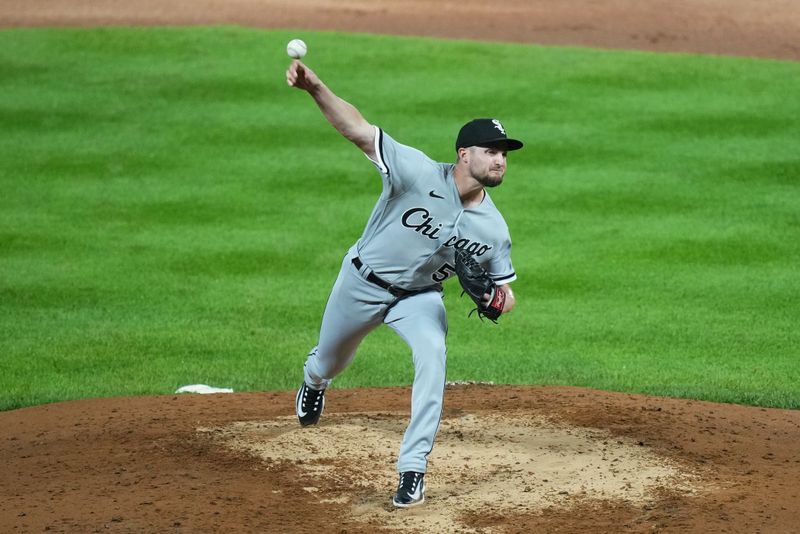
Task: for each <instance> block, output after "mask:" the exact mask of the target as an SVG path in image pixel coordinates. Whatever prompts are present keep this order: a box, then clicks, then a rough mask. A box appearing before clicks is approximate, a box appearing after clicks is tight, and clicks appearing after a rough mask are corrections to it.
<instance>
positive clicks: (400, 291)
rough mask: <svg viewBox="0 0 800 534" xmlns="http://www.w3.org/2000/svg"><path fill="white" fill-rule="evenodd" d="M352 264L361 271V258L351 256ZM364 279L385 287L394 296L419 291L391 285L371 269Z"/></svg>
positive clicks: (404, 295)
mask: <svg viewBox="0 0 800 534" xmlns="http://www.w3.org/2000/svg"><path fill="white" fill-rule="evenodd" d="M353 265H354V266H355V268H356V269H358V271H359V272H361V268H362V267H363V266H364V263H363V262H362V261H361V258H359V257H358V256H356V257H355V258H353ZM366 279H367V281H368V282H372V283H373V284H375V285H376V286H378V287H382V288H383V289H385V290H386V291H388V292H389V293H391V294H392V295H394V296H395V297H406V296H408V295H411V294H412V293H420V292H421V291H420V290H416V291H409V290H408V289H403V288H402V287H397V286H393V285H392V284H390V283H389V282H387V281H386V280H384V279H383V278H381V277H379V276H378V275H376V274H375V273H373V272H372V271H370V273H369V274H368V275H367V276H366ZM423 291H427V289H425V290H423Z"/></svg>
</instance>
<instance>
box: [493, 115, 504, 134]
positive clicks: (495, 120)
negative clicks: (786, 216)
mask: <svg viewBox="0 0 800 534" xmlns="http://www.w3.org/2000/svg"><path fill="white" fill-rule="evenodd" d="M492 124H494V127H495V128H497V129H498V130H500V133H501V134H503V135H506V129H505V128H503V125H502V124H500V121H499V120H497V119H492Z"/></svg>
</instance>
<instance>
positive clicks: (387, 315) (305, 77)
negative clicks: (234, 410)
mask: <svg viewBox="0 0 800 534" xmlns="http://www.w3.org/2000/svg"><path fill="white" fill-rule="evenodd" d="M286 81H287V83H288V84H289V86H291V87H295V88H297V89H301V90H303V91H306V92H308V94H309V95H311V97H312V98H313V99H314V101H315V102H316V104H317V106H319V109H320V110H321V111H322V114H323V115H324V116H325V118H326V119H327V120H328V121H329V122H330V123H331V125H332V126H333V127H334V128H335V129H336V130H337V131H338V132H339V133H340V134H342V135H343V136H344V137H345V138H347V139H348V140H350V141H351V142H352V143H353V144H355V145H356V146H357V147H358V148H359V149H361V151H362V152H363V153H364V154H365V155H366V157H367V158H369V160H370V161H371V162H372V163H373V164H374V165H375V167H376V168H377V170H378V173H379V174H380V177H381V180H382V183H383V190H382V193H381V195H380V198H378V201H377V203H376V205H375V208H374V209H373V211H372V215H371V216H370V218H369V220H368V221H367V225H366V228H365V229H364V232H363V234H362V235H361V237H360V238H359V239H358V241H357V242H356V243H355V244H354V245H353V246H352V247H351V248H350V249H349V250H348V251H347V254H345V257H344V260H343V261H342V266H341V270H340V271H339V276H338V278H337V279H336V282H335V283H334V285H333V289H332V291H331V294H330V297H329V298H328V302H327V305H326V307H325V312H324V314H323V316H322V323H321V326H320V332H319V339H318V343H317V346H316V347H314V348H313V349H312V350H311V352H310V354H309V355H308V358H307V360H306V362H305V366H304V381H303V384H302V385H301V386H300V389H299V390H298V392H297V397H296V412H297V417H298V419H299V420H300V424H301V425H303V426H306V425H314V424H316V423H317V422H318V421H319V419H320V416H321V415H322V412H323V409H324V407H325V388H327V387H328V385H329V384H330V383H331V380H332V379H333V378H334V377H335V376H337V375H338V374H339V373H341V372H342V371H344V369H345V368H346V367H347V366H348V365H349V364H350V362H351V361H352V360H353V357H354V356H355V353H356V349H357V348H358V346H359V344H360V343H361V341H362V340H363V339H364V337H365V336H366V335H367V334H368V333H369V332H371V331H372V330H374V329H375V328H377V327H378V326H379V325H381V324H386V325H388V326H389V327H390V328H392V329H393V330H394V331H395V332H397V334H398V335H399V336H400V337H401V338H402V339H403V341H405V342H406V343H407V344H408V345H409V347H410V348H411V353H412V358H413V363H414V383H413V386H412V393H411V421H410V423H409V425H408V428H407V429H406V431H405V434H404V437H403V440H402V443H401V444H400V453H399V457H398V460H397V471H398V473H399V475H400V479H399V484H398V486H397V489H396V491H395V494H394V497H393V500H392V502H393V503H394V505H395V506H396V507H400V508H408V507H411V506H416V505H418V504H422V503H423V502H424V500H425V483H424V480H423V478H424V475H425V472H426V467H427V458H428V455H429V454H430V452H431V450H432V448H433V441H434V438H435V436H436V433H437V431H438V428H439V421H440V418H441V414H442V403H443V397H444V388H445V369H446V356H447V350H446V346H445V338H446V335H447V318H446V316H445V307H444V304H443V301H442V282H444V281H445V280H446V279H448V278H450V277H451V276H453V275H454V274H456V273H457V272H458V275H459V279H460V281H461V283H462V286H463V287H464V290H465V292H467V293H468V294H469V295H470V297H472V298H473V300H474V301H475V302H476V305H477V310H478V313H479V315H480V316H487V317H489V318H490V319H492V320H496V319H497V318H498V317H499V316H500V315H501V314H502V313H507V312H509V311H511V309H512V308H513V307H514V303H515V299H514V294H513V293H512V292H511V289H510V287H509V285H508V284H509V283H510V282H512V281H514V280H515V279H516V274H515V273H514V268H513V266H512V264H511V238H510V236H509V232H508V227H507V225H506V223H505V221H504V220H503V217H502V215H500V212H499V211H498V210H497V207H496V206H495V205H494V202H492V199H491V197H490V196H489V194H488V192H487V191H486V188H490V187H495V186H497V185H500V183H501V182H502V181H503V176H504V175H505V171H506V155H507V152H508V151H511V150H518V149H520V148H522V143H521V142H520V141H517V140H516V139H510V138H509V137H508V136H507V135H506V131H505V129H504V127H503V125H502V124H501V123H500V121H498V120H496V119H475V120H473V121H470V122H468V123H467V124H465V125H464V126H463V128H461V130H460V131H459V133H458V137H457V139H456V143H455V150H456V162H455V163H454V164H453V163H438V162H436V161H433V160H431V159H430V158H428V157H427V156H426V155H425V154H423V153H422V152H420V151H419V150H416V149H414V148H411V147H409V146H405V145H402V144H400V143H398V142H397V141H395V140H394V139H393V138H392V137H390V136H389V135H388V134H387V133H386V132H384V131H383V130H382V129H381V128H379V127H377V126H373V125H372V124H370V123H369V122H367V121H366V120H365V119H364V117H363V116H362V115H361V113H360V112H359V111H358V110H357V109H356V108H355V107H353V106H352V105H351V104H349V103H348V102H346V101H344V100H342V99H341V98H339V97H338V96H336V95H335V94H334V93H333V92H332V91H331V90H330V89H329V88H328V87H327V86H326V85H325V84H324V83H323V82H322V81H321V80H320V78H319V77H318V76H317V75H316V74H315V73H314V72H313V71H312V70H311V69H309V68H308V67H307V66H306V65H304V64H303V63H302V62H301V61H299V60H294V61H292V63H291V65H290V66H289V68H288V70H287V71H286Z"/></svg>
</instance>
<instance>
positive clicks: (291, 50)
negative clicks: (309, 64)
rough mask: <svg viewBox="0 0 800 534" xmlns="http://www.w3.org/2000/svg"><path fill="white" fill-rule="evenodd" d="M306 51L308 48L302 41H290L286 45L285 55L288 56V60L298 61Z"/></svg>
mask: <svg viewBox="0 0 800 534" xmlns="http://www.w3.org/2000/svg"><path fill="white" fill-rule="evenodd" d="M307 51H308V47H306V43H304V42H303V40H302V39H292V40H291V41H289V44H287V45H286V53H287V54H289V57H290V58H294V59H300V58H302V57H303V56H305V55H306V52H307Z"/></svg>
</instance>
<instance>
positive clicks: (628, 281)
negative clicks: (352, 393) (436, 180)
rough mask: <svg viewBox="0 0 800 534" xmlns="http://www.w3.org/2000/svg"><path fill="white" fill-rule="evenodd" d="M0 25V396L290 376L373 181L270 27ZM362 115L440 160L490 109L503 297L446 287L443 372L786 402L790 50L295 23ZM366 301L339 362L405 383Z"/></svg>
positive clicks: (796, 217)
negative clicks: (685, 48)
mask: <svg viewBox="0 0 800 534" xmlns="http://www.w3.org/2000/svg"><path fill="white" fill-rule="evenodd" d="M296 36H298V35H297V34H295V33H289V32H265V31H256V30H246V29H239V28H229V27H222V28H192V29H121V28H117V29H95V30H7V31H2V32H0V94H1V95H2V99H0V188H1V189H2V193H1V194H0V409H12V408H17V407H21V406H27V405H35V404H40V403H45V402H52V401H58V400H65V399H76V398H85V397H96V396H120V395H139V394H159V393H171V392H173V391H174V390H175V389H176V388H177V387H179V386H181V385H184V384H191V383H207V384H212V385H216V386H225V387H232V388H234V389H235V390H237V391H245V390H250V391H257V390H272V389H294V388H295V387H296V386H297V385H298V384H299V382H300V380H301V376H302V375H301V367H302V363H303V361H304V358H305V354H306V352H307V351H308V350H309V349H310V348H311V347H312V346H313V345H314V343H315V337H316V334H317V328H318V324H319V320H320V316H321V313H322V309H323V306H324V303H325V300H326V298H327V295H328V291H329V289H330V286H331V284H332V283H333V280H334V278H335V276H336V274H337V271H338V265H339V262H340V261H341V257H342V255H343V254H344V252H345V251H346V249H347V247H348V246H349V245H350V244H351V243H352V242H354V241H355V240H356V239H357V238H358V236H359V235H360V233H361V230H362V229H363V225H364V224H365V222H366V219H367V217H368V215H369V213H370V211H371V209H372V206H373V203H374V201H375V199H376V198H377V195H378V194H379V191H380V180H379V177H378V175H377V173H376V172H375V171H374V170H373V168H372V166H371V164H369V162H368V161H366V160H365V159H364V157H363V156H362V155H361V154H360V153H359V152H358V150H357V149H355V148H354V147H352V146H351V145H350V144H349V143H348V142H347V141H345V140H343V139H342V138H340V137H338V135H337V134H336V133H335V132H334V130H333V129H332V128H331V127H330V126H329V125H328V124H327V123H326V122H325V121H324V119H323V118H322V116H321V115H320V113H319V111H318V110H317V108H316V106H315V105H314V104H313V102H312V101H311V99H310V98H309V97H308V96H307V95H304V94H303V93H301V92H299V91H296V90H292V89H290V88H288V87H287V86H286V84H285V80H284V70H285V68H286V66H287V64H288V61H289V60H288V58H287V57H286V55H285V51H284V46H285V43H286V42H287V41H288V39H289V38H291V37H296ZM300 36H302V37H303V38H304V39H305V40H306V42H307V43H308V44H309V49H310V53H309V56H308V57H307V58H306V59H307V60H308V61H307V62H308V64H309V65H310V66H312V68H314V69H315V70H316V71H317V73H318V74H319V75H320V76H322V77H323V79H325V80H326V81H327V82H328V84H329V85H330V86H331V87H332V88H333V89H334V90H335V91H336V92H338V93H339V94H340V95H341V96H342V97H344V98H345V99H347V100H349V101H351V102H353V103H354V104H356V105H357V106H358V107H359V108H360V109H361V111H362V112H363V113H364V115H365V116H366V117H367V119H368V120H370V121H372V122H374V123H376V124H379V125H380V126H382V127H383V128H384V129H386V130H387V131H388V132H389V133H390V134H391V135H392V136H393V137H395V138H396V139H398V140H400V141H401V142H405V143H407V144H410V145H413V146H416V147H418V148H420V149H422V150H424V151H425V152H427V153H428V154H429V155H430V156H431V157H433V158H436V159H439V160H443V161H452V160H453V158H454V154H453V150H452V144H453V139H454V136H455V133H456V132H457V130H458V128H459V127H460V126H461V125H462V124H463V123H464V122H466V121H467V120H469V119H472V118H474V117H478V116H491V117H498V118H501V119H502V120H503V121H504V124H505V126H506V127H507V128H508V130H509V134H510V135H512V136H514V137H518V138H521V139H523V140H525V141H526V142H527V148H526V149H525V150H523V151H521V152H519V153H512V154H511V156H510V159H509V172H508V174H507V177H506V182H505V183H504V185H503V186H502V187H500V188H498V189H497V190H495V191H494V192H493V197H494V199H495V202H496V203H497V204H498V205H499V206H500V208H501V210H502V211H503V212H504V214H505V216H506V220H507V221H508V223H509V226H510V228H511V232H512V237H513V238H514V254H513V258H514V263H515V267H516V270H517V273H518V275H519V280H518V281H517V282H515V283H514V286H513V287H514V289H515V292H516V294H517V297H518V306H517V309H516V310H515V311H514V312H513V313H512V314H511V315H509V316H506V317H504V318H503V320H502V321H501V324H500V325H492V324H490V323H485V324H481V323H479V322H478V321H477V320H476V319H475V318H474V317H473V318H472V319H468V318H467V317H466V315H467V313H468V312H469V310H470V308H471V307H470V306H469V304H468V302H467V301H466V298H464V299H461V298H459V293H460V291H459V290H458V289H457V283H456V282H454V281H451V282H449V283H448V284H447V286H446V289H447V291H446V304H447V307H448V311H449V318H450V334H449V338H448V341H449V359H448V378H449V379H451V380H490V381H494V382H497V383H515V384H517V383H530V384H568V385H578V386H588V387H593V388H601V389H608V390H616V391H630V392H646V393H650V394H656V395H668V396H677V397H689V398H698V399H708V400H715V401H724V402H737V403H747V404H754V405H762V406H775V407H789V408H800V328H798V322H799V319H800V274H799V273H800V270H799V269H798V264H799V263H800V122H798V120H797V117H798V116H800V100H798V99H797V98H795V97H796V95H797V94H798V92H799V91H800V64H798V63H790V62H778V61H765V60H752V59H742V58H737V59H734V58H722V57H707V56H689V55H669V54H661V55H655V54H649V53H640V52H620V51H614V52H611V51H594V50H586V49H570V48H544V47H537V46H523V45H503V44H488V43H475V42H466V41H463V42H462V41H445V40H422V39H409V38H397V37H379V36H365V35H350V34H336V33H314V32H303V33H302V34H301V35H300ZM411 373H412V369H411V361H410V357H409V355H408V351H407V348H406V346H405V345H404V344H403V343H402V341H400V339H399V338H397V337H396V336H395V335H394V334H393V333H392V332H391V331H390V330H389V329H387V328H383V329H379V330H378V331H376V332H375V333H374V334H372V336H370V337H369V338H368V339H367V341H366V342H365V343H364V345H362V349H361V350H360V352H359V355H358V357H357V358H356V361H355V363H354V364H353V365H352V367H350V368H349V369H348V370H347V371H346V372H345V373H344V374H343V375H341V377H340V378H338V379H337V381H336V385H337V386H338V387H356V386H383V385H396V384H406V383H410V381H411V376H412V374H411Z"/></svg>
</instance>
